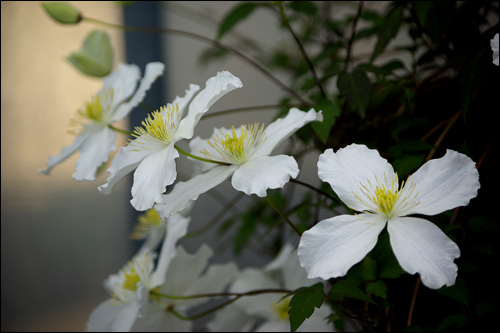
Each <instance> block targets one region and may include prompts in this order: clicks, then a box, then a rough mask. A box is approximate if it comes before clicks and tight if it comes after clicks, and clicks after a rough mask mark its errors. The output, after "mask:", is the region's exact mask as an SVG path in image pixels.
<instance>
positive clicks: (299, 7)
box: [289, 1, 318, 16]
mask: <svg viewBox="0 0 500 333" xmlns="http://www.w3.org/2000/svg"><path fill="white" fill-rule="evenodd" d="M289 7H290V8H291V9H293V10H295V11H296V12H300V13H304V14H306V15H311V16H314V15H316V13H317V12H318V8H317V7H316V5H315V4H314V3H313V2H311V1H292V2H290V4H289Z"/></svg>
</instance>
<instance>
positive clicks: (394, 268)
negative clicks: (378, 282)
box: [379, 259, 405, 279]
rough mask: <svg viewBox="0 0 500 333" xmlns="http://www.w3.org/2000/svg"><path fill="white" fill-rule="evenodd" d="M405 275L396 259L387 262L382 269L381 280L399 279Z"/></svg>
mask: <svg viewBox="0 0 500 333" xmlns="http://www.w3.org/2000/svg"><path fill="white" fill-rule="evenodd" d="M403 274H405V271H404V270H403V269H402V268H401V266H399V263H398V261H397V260H396V259H389V260H387V261H386V262H385V263H384V265H383V266H382V268H381V269H380V274H379V277H380V278H386V279H397V278H398V277H400V276H401V275H403Z"/></svg>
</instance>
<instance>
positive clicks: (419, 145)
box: [387, 139, 436, 157]
mask: <svg viewBox="0 0 500 333" xmlns="http://www.w3.org/2000/svg"><path fill="white" fill-rule="evenodd" d="M432 148H436V146H434V145H431V144H430V143H427V142H424V141H420V140H416V139H403V140H400V141H398V142H396V143H395V144H394V145H392V147H391V148H389V149H388V150H387V152H388V153H389V154H391V155H392V156H394V157H401V156H403V155H404V152H416V151H426V150H429V149H432Z"/></svg>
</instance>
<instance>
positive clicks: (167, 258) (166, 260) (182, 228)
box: [151, 214, 191, 288]
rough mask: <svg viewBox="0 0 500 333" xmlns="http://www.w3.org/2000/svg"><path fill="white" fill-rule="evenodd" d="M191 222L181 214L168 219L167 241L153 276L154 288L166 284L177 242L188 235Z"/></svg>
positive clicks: (164, 243) (164, 242) (165, 240)
mask: <svg viewBox="0 0 500 333" xmlns="http://www.w3.org/2000/svg"><path fill="white" fill-rule="evenodd" d="M190 221H191V218H190V217H187V218H186V217H184V216H182V215H180V214H175V215H173V216H171V217H170V218H169V219H168V222H167V232H166V234H165V239H164V241H163V244H162V246H161V252H160V255H159V257H158V262H157V263H156V269H155V271H154V272H153V275H152V276H151V286H152V287H153V288H155V287H157V286H160V285H162V284H163V283H164V282H165V274H166V273H167V270H168V266H169V265H170V262H171V261H172V258H173V257H175V254H176V246H177V241H178V240H179V239H181V238H182V237H184V236H185V235H186V233H187V229H188V226H189V222H190Z"/></svg>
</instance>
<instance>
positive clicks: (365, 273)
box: [361, 257, 377, 280]
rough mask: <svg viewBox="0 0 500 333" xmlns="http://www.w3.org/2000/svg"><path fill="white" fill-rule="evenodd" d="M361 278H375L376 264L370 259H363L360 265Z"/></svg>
mask: <svg viewBox="0 0 500 333" xmlns="http://www.w3.org/2000/svg"><path fill="white" fill-rule="evenodd" d="M361 276H362V277H363V279H365V280H375V279H376V278H377V262H376V261H375V260H373V259H372V258H370V257H365V259H364V260H363V262H362V263H361Z"/></svg>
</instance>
